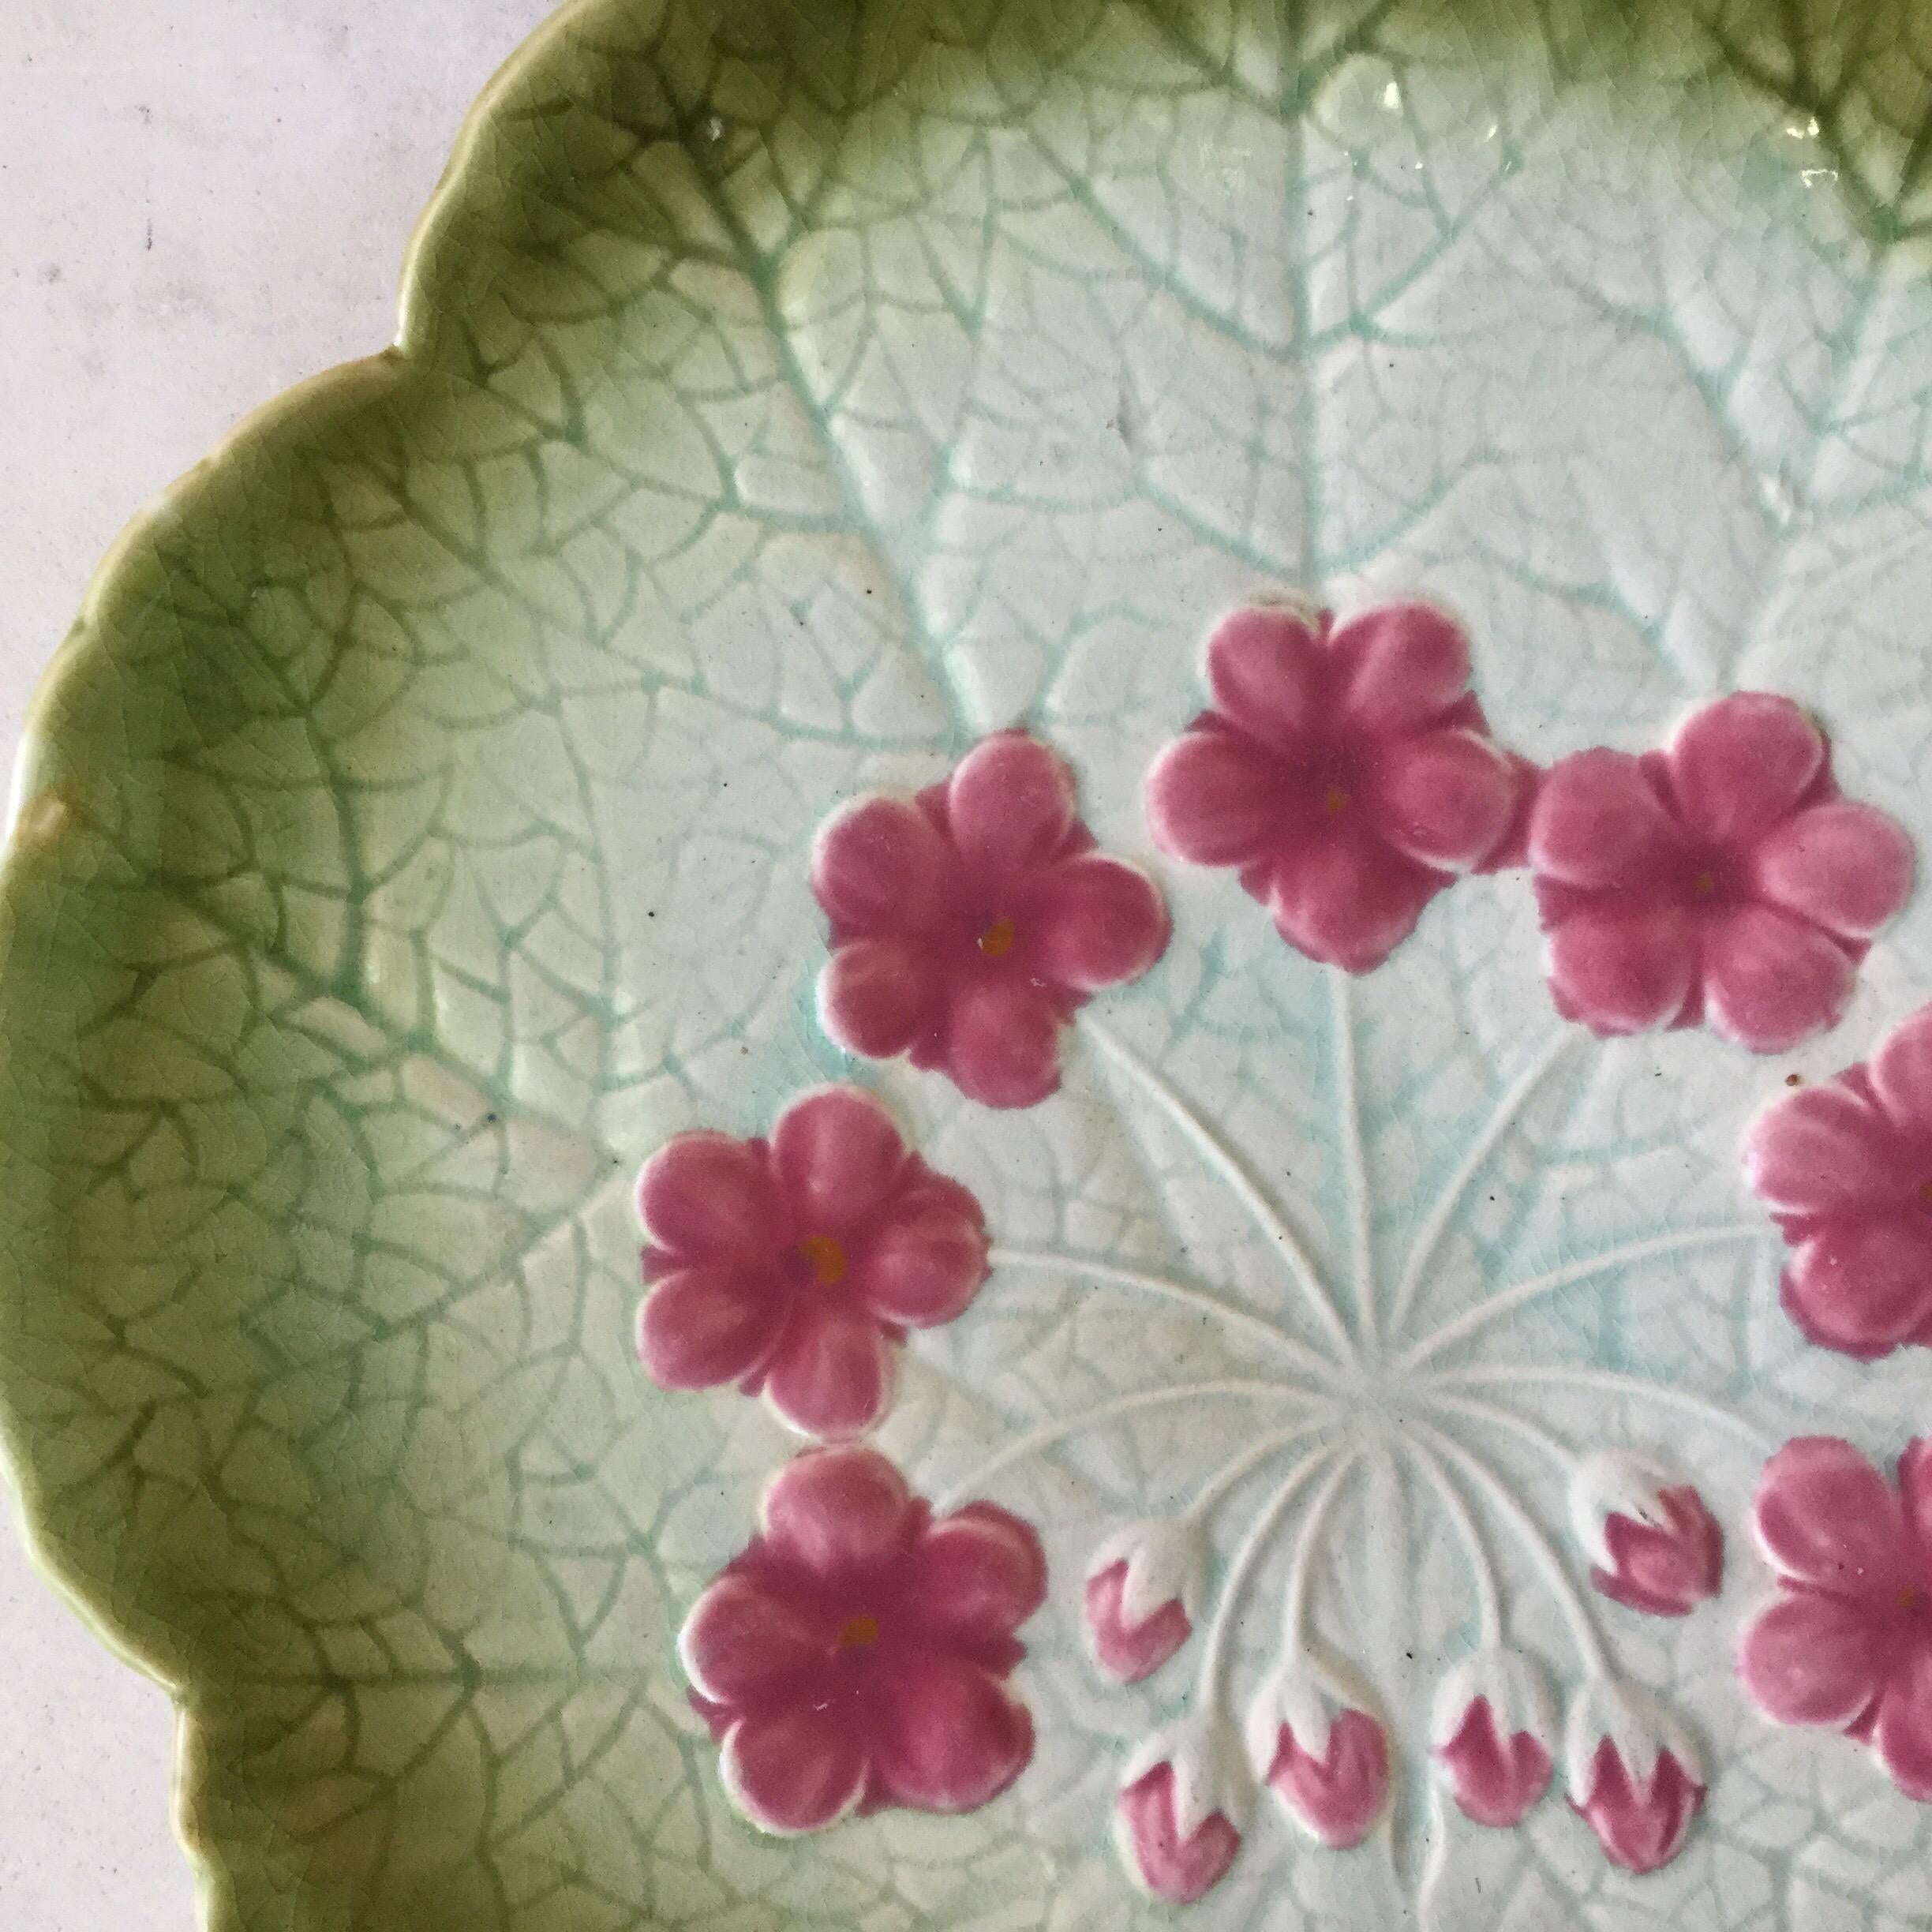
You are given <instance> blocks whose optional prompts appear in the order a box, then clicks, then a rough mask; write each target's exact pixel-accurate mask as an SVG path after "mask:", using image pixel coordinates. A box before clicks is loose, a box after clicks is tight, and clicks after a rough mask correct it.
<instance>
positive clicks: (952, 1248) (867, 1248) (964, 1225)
mask: <svg viewBox="0 0 1932 1932" xmlns="http://www.w3.org/2000/svg"><path fill="white" fill-rule="evenodd" d="M956 1195H957V1198H955V1196H956ZM986 1278H987V1232H986V1222H985V1220H984V1219H983V1216H982V1215H980V1212H979V1203H978V1202H977V1201H975V1200H974V1199H973V1197H972V1196H971V1195H970V1194H968V1193H967V1192H966V1190H965V1189H964V1188H962V1187H957V1184H949V1187H948V1188H947V1189H940V1188H925V1189H920V1190H919V1192H918V1193H916V1194H915V1195H914V1196H912V1198H911V1199H909V1200H907V1201H906V1202H905V1203H904V1204H901V1205H896V1206H895V1207H893V1210H892V1211H890V1212H889V1214H887V1215H886V1217H885V1219H883V1220H882V1221H881V1222H879V1223H878V1226H876V1227H874V1229H873V1230H871V1232H870V1233H869V1234H867V1237H866V1241H865V1245H864V1246H863V1248H861V1249H859V1250H858V1252H856V1254H855V1255H854V1256H853V1259H852V1293H853V1294H855V1295H856V1296H857V1297H858V1298H859V1300H860V1301H863V1303H864V1304H865V1305H866V1306H867V1308H869V1309H871V1311H872V1312H873V1313H874V1315H876V1316H878V1317H879V1318H880V1319H881V1320H884V1321H892V1322H903V1323H904V1324H906V1325H907V1326H908V1327H913V1328H930V1327H933V1326H934V1325H935V1324H938V1323H940V1322H949V1321H951V1320H953V1317H954V1316H957V1314H959V1313H960V1312H961V1310H963V1309H964V1308H965V1307H966V1305H967V1304H968V1302H970V1301H972V1298H973V1297H974V1296H975V1294H978V1293H979V1288H980V1286H981V1284H982V1283H983V1282H984V1281H985V1280H986Z"/></svg>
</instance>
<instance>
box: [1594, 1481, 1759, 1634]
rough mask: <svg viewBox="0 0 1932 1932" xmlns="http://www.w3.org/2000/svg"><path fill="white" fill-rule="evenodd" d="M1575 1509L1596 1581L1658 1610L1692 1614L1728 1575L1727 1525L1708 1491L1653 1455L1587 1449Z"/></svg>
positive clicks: (1637, 1605)
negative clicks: (1710, 1505)
mask: <svg viewBox="0 0 1932 1932" xmlns="http://www.w3.org/2000/svg"><path fill="white" fill-rule="evenodd" d="M1570 1515H1571V1523H1572V1524H1573V1526H1574V1529H1575V1531H1576V1537H1577V1541H1578V1542H1579V1543H1581V1544H1582V1545H1583V1547H1584V1548H1585V1549H1586V1551H1587V1552H1589V1557H1590V1562H1591V1569H1590V1581H1591V1582H1593V1584H1595V1585H1596V1586H1597V1589H1599V1590H1601V1592H1602V1593H1603V1594H1604V1596H1606V1597H1610V1598H1612V1599H1613V1600H1614V1601H1616V1602H1618V1603H1620V1604H1627V1605H1628V1606H1629V1607H1630V1608H1631V1609H1633V1610H1642V1611H1645V1612H1648V1613H1649V1615H1650V1616H1668V1617H1679V1616H1689V1615H1690V1612H1692V1611H1693V1610H1694V1609H1695V1608H1697V1607H1698V1604H1701V1603H1704V1602H1705V1601H1708V1600H1709V1598H1711V1597H1715V1596H1716V1595H1717V1592H1718V1590H1719V1589H1720V1588H1721V1587H1722V1586H1723V1583H1724V1531H1723V1530H1722V1529H1720V1527H1719V1526H1718V1523H1717V1518H1715V1517H1714V1516H1713V1515H1712V1514H1711V1513H1710V1511H1709V1510H1708V1509H1706V1508H1705V1507H1704V1499H1703V1498H1702V1496H1699V1495H1698V1492H1697V1491H1696V1490H1695V1489H1694V1488H1692V1487H1691V1485H1690V1483H1688V1482H1687V1481H1685V1480H1684V1478H1683V1477H1681V1476H1680V1475H1679V1474H1678V1473H1676V1471H1675V1470H1671V1469H1668V1468H1667V1467H1666V1466H1664V1464H1663V1463H1661V1462H1657V1461H1656V1460H1655V1459H1654V1458H1652V1457H1649V1456H1643V1455H1635V1454H1634V1453H1633V1452H1631V1451H1629V1450H1626V1449H1612V1450H1605V1451H1600V1452H1598V1453H1597V1454H1596V1455H1589V1456H1586V1457H1584V1458H1582V1460H1581V1461H1580V1462H1578V1464H1577V1466H1576V1471H1575V1473H1574V1476H1573V1477H1571V1485H1570Z"/></svg>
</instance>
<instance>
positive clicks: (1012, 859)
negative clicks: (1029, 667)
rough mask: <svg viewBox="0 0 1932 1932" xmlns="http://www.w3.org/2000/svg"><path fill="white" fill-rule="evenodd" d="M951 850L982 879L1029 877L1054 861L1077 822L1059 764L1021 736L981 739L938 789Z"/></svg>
mask: <svg viewBox="0 0 1932 1932" xmlns="http://www.w3.org/2000/svg"><path fill="white" fill-rule="evenodd" d="M946 811H947V815H948V821H949V824H950V826H951V828H952V833H953V844H955V845H957V847H958V848H959V850H960V856H961V857H963V858H964V859H965V860H966V862H967V863H968V865H969V866H970V867H972V869H973V871H975V873H976V874H979V876H980V877H982V878H989V877H990V878H1010V877H1012V876H1013V874H1015V873H1024V872H1031V871H1034V870H1035V869H1036V868H1037V867H1040V866H1043V865H1045V864H1047V863H1049V862H1050V861H1051V860H1053V859H1057V858H1059V857H1060V856H1062V852H1063V848H1065V845H1066V844H1067V842H1068V840H1069V835H1070V834H1072V833H1073V832H1074V831H1075V829H1076V827H1077V826H1078V825H1079V823H1080V821H1079V820H1078V818H1076V816H1075V814H1074V796H1073V773H1072V772H1071V771H1069V769H1067V766H1066V763H1065V760H1064V759H1062V758H1059V757H1058V756H1057V755H1056V754H1054V753H1053V752H1051V751H1048V750H1047V747H1046V746H1044V745H1043V744H1042V743H1039V741H1038V740H1037V739H1033V738H1029V737H1028V736H1027V735H1026V733H1025V732H1017V731H1012V732H995V733H994V736H992V737H990V738H983V739H981V740H980V741H979V743H978V744H976V745H975V746H974V747H973V748H972V751H968V753H967V754H966V755H965V757H964V758H962V759H961V760H960V764H959V768H958V769H957V770H956V771H955V772H954V773H953V777H952V778H951V780H950V781H949V783H948V784H947V786H946Z"/></svg>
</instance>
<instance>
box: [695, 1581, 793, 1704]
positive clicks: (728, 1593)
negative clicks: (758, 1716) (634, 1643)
mask: <svg viewBox="0 0 1932 1932" xmlns="http://www.w3.org/2000/svg"><path fill="white" fill-rule="evenodd" d="M828 1647H829V1646H828V1645H827V1643H826V1634H825V1632H824V1631H822V1630H820V1629H819V1628H818V1626H817V1624H816V1623H814V1620H813V1619H812V1618H811V1616H808V1615H807V1613H806V1612H804V1611H803V1609H802V1608H800V1607H799V1605H798V1604H796V1603H792V1602H788V1601H786V1600H785V1599H784V1597H781V1596H778V1595H777V1594H776V1593H773V1591H772V1590H771V1589H769V1588H767V1587H766V1586H762V1585H761V1584H758V1583H756V1582H753V1581H752V1579H751V1578H749V1577H747V1576H745V1575H743V1574H736V1573H734V1572H732V1571H726V1572H725V1574H724V1575H722V1576H721V1577H720V1578H718V1579H717V1582H715V1583H713V1585H712V1586H710V1589H707V1590H706V1592H705V1593H704V1594H703V1595H702V1597H699V1598H698V1601H697V1602H696V1603H695V1604H693V1605H692V1606H691V1615H690V1616H687V1618H686V1619H684V1627H683V1631H680V1633H679V1635H678V1654H679V1656H680V1657H681V1658H682V1659H683V1664H684V1673H685V1675H686V1676H687V1677H689V1678H690V1679H691V1683H692V1685H693V1687H695V1689H696V1690H697V1691H698V1694H699V1695H700V1696H702V1697H705V1698H710V1699H712V1700H713V1702H717V1703H721V1704H725V1705H733V1704H743V1703H747V1702H751V1700H752V1699H754V1698H770V1697H771V1696H772V1695H773V1694H774V1693H776V1692H779V1691H781V1690H783V1688H784V1686H785V1684H786V1683H788V1681H790V1680H792V1679H796V1676H798V1674H799V1672H801V1671H803V1670H805V1669H807V1668H810V1667H811V1666H812V1665H814V1664H818V1663H821V1662H822V1661H823V1660H824V1657H825V1654H826V1649H828Z"/></svg>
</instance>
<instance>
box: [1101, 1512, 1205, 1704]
mask: <svg viewBox="0 0 1932 1932" xmlns="http://www.w3.org/2000/svg"><path fill="white" fill-rule="evenodd" d="M1206 1563H1207V1552H1206V1549H1205V1548H1204V1546H1203V1544H1202V1541H1201V1537H1200V1531H1199V1529H1197V1528H1196V1526H1195V1525H1194V1524H1193V1522H1190V1521H1189V1520H1188V1519H1187V1518H1185V1517H1176V1516H1169V1517H1162V1518H1155V1519H1154V1520H1151V1521H1149V1522H1134V1523H1129V1524H1127V1525H1126V1526H1125V1527H1124V1528H1122V1529H1117V1530H1115V1531H1114V1533H1113V1534H1112V1535H1111V1536H1110V1537H1106V1539H1105V1540H1104V1541H1103V1542H1102V1543H1101V1544H1100V1545H1099V1548H1097V1549H1096V1550H1095V1552H1094V1553H1093V1557H1092V1560H1091V1562H1090V1563H1088V1567H1087V1592H1086V1604H1085V1608H1086V1612H1087V1638H1088V1644H1089V1646H1091V1649H1092V1651H1093V1654H1094V1660H1095V1662H1096V1663H1098V1664H1099V1666H1100V1668H1102V1669H1103V1671H1105V1672H1106V1673H1107V1675H1108V1676H1110V1677H1114V1678H1118V1679H1119V1680H1120V1682H1121V1683H1139V1682H1140V1679H1142V1678H1143V1677H1146V1676H1151V1674H1152V1673H1153V1672H1155V1671H1157V1670H1159V1668H1160V1667H1161V1665H1162V1664H1165V1663H1166V1661H1167V1660H1168V1659H1169V1658H1170V1657H1172V1656H1173V1655H1174V1653H1175V1652H1176V1651H1177V1650H1178V1649H1180V1648H1181V1646H1182V1645H1183V1644H1184V1643H1185V1642H1187V1640H1188V1638H1189V1636H1190V1635H1191V1634H1193V1628H1194V1625H1193V1616H1194V1612H1195V1611H1196V1608H1197V1607H1198V1605H1197V1599H1198V1597H1199V1596H1200V1586H1201V1582H1202V1578H1203V1574H1204V1570H1205V1567H1206Z"/></svg>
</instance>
